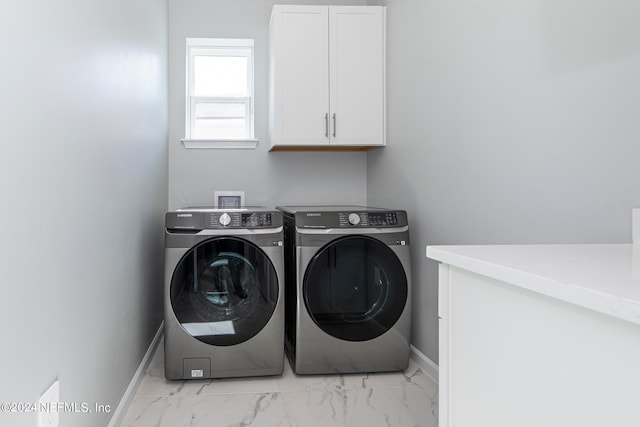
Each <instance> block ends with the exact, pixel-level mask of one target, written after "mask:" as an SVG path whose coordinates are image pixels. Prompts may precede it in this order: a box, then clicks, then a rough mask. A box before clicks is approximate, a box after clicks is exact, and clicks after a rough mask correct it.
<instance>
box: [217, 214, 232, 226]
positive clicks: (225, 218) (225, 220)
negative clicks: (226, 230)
mask: <svg viewBox="0 0 640 427" xmlns="http://www.w3.org/2000/svg"><path fill="white" fill-rule="evenodd" d="M218 221H220V224H221V225H223V226H225V227H226V226H227V225H229V224H231V216H230V215H229V214H228V213H226V212H225V213H223V214H222V215H220V218H218Z"/></svg>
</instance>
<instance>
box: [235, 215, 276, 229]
mask: <svg viewBox="0 0 640 427" xmlns="http://www.w3.org/2000/svg"><path fill="white" fill-rule="evenodd" d="M242 226H243V227H247V228H250V227H269V226H271V214H270V213H257V212H256V213H251V214H243V215H242Z"/></svg>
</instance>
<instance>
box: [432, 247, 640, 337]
mask: <svg viewBox="0 0 640 427" xmlns="http://www.w3.org/2000/svg"><path fill="white" fill-rule="evenodd" d="M427 257H429V258H432V259H434V260H437V261H440V262H442V263H445V264H449V265H451V266H454V267H458V268H461V269H464V270H468V271H471V272H474V273H477V274H481V275H483V276H487V277H491V278H493V279H497V280H500V281H503V282H507V283H511V284H513V285H515V286H519V287H521V288H524V289H529V290H531V291H534V292H537V293H540V294H543V295H547V296H550V297H553V298H557V299H559V300H562V301H566V302H569V303H572V304H576V305H579V306H582V307H585V308H588V309H591V310H594V311H598V312H601V313H604V314H607V315H610V316H614V317H617V318H619V319H623V320H626V321H629V322H633V323H635V324H638V325H640V245H638V244H636V245H631V244H590V245H483V246H427Z"/></svg>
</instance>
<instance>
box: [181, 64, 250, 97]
mask: <svg viewBox="0 0 640 427" xmlns="http://www.w3.org/2000/svg"><path fill="white" fill-rule="evenodd" d="M193 62H194V88H193V92H194V93H193V94H194V95H196V96H247V95H248V93H247V58H246V57H238V56H196V57H195V58H194V61H193Z"/></svg>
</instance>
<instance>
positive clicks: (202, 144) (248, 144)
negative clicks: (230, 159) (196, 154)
mask: <svg viewBox="0 0 640 427" xmlns="http://www.w3.org/2000/svg"><path fill="white" fill-rule="evenodd" d="M180 142H182V144H183V145H184V148H187V149H199V148H207V149H209V148H213V149H218V150H229V149H231V150H255V148H256V147H257V146H258V140H257V139H182V140H180Z"/></svg>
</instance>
